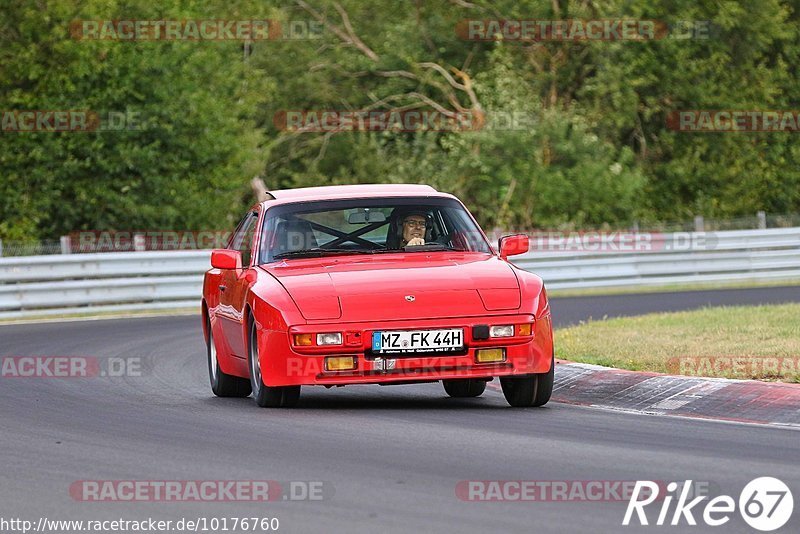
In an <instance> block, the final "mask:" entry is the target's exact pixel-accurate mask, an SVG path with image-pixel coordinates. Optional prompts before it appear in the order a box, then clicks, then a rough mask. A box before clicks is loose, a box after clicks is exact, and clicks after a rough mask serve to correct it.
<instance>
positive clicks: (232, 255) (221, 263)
mask: <svg viewBox="0 0 800 534" xmlns="http://www.w3.org/2000/svg"><path fill="white" fill-rule="evenodd" d="M211 267H213V268H214V269H241V268H242V253H241V252H239V251H238V250H230V249H227V248H219V249H216V250H212V251H211Z"/></svg>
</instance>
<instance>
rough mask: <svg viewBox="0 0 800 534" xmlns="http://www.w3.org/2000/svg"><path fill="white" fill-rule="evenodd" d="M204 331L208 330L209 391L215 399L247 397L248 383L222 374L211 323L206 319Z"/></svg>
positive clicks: (242, 379)
mask: <svg viewBox="0 0 800 534" xmlns="http://www.w3.org/2000/svg"><path fill="white" fill-rule="evenodd" d="M206 329H207V330H208V337H207V338H206V355H207V356H208V377H209V379H210V381H211V391H212V392H214V395H216V396H217V397H247V396H248V395H250V381H249V380H247V379H246V378H239V377H238V376H233V375H229V374H227V373H224V372H222V369H220V368H219V360H218V359H217V344H216V342H215V341H214V332H213V331H212V330H211V321H210V320H208V319H206Z"/></svg>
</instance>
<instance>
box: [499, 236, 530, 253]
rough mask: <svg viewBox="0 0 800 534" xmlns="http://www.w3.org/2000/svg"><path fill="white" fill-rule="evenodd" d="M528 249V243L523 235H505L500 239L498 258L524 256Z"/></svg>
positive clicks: (526, 237)
mask: <svg viewBox="0 0 800 534" xmlns="http://www.w3.org/2000/svg"><path fill="white" fill-rule="evenodd" d="M529 247H530V241H529V240H528V236H526V235H525V234H516V235H507V236H505V237H501V238H500V258H502V259H506V258H507V257H509V256H516V255H518V254H525V253H526V252H528V248H529Z"/></svg>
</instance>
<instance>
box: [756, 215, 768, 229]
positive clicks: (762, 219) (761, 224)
mask: <svg viewBox="0 0 800 534" xmlns="http://www.w3.org/2000/svg"><path fill="white" fill-rule="evenodd" d="M756 216H757V217H758V229H759V230H766V229H767V213H766V212H764V211H759V212H758V213H756Z"/></svg>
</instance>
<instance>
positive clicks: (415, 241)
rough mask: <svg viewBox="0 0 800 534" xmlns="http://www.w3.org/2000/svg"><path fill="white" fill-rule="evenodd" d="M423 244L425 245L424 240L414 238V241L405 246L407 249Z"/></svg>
mask: <svg viewBox="0 0 800 534" xmlns="http://www.w3.org/2000/svg"><path fill="white" fill-rule="evenodd" d="M424 244H425V240H424V239H422V238H421V237H415V238H414V239H412V240H411V241H409V242H408V243H406V246H407V247H416V246H418V245H424Z"/></svg>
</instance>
